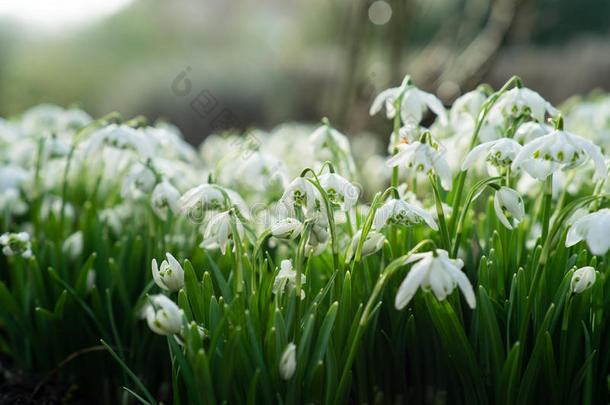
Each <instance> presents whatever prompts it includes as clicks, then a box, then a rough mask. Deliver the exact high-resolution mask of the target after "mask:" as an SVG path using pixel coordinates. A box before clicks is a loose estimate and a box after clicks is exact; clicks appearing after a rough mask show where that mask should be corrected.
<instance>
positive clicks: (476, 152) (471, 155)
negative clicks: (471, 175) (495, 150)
mask: <svg viewBox="0 0 610 405" xmlns="http://www.w3.org/2000/svg"><path fill="white" fill-rule="evenodd" d="M495 143H496V141H489V142H485V143H482V144H480V145H477V146H475V147H474V148H473V149H472V150H471V151H470V152H468V154H467V155H466V157H465V158H464V162H463V163H462V171H464V170H466V169H468V168H470V166H472V162H474V161H475V160H477V159H478V158H479V156H481V154H482V153H483V152H485V151H487V150H489V148H491V147H492V146H493V145H494V144H495Z"/></svg>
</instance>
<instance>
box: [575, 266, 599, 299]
mask: <svg viewBox="0 0 610 405" xmlns="http://www.w3.org/2000/svg"><path fill="white" fill-rule="evenodd" d="M594 283H595V269H594V268H593V267H591V266H586V267H581V268H580V269H578V270H576V271H574V274H572V280H570V291H571V292H573V293H576V294H580V293H581V292H583V291H584V290H586V289H588V288H591V286H592V285H593V284H594Z"/></svg>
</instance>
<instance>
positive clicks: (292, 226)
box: [271, 218, 303, 240]
mask: <svg viewBox="0 0 610 405" xmlns="http://www.w3.org/2000/svg"><path fill="white" fill-rule="evenodd" d="M301 232H303V224H302V223H301V221H299V220H298V219H295V218H284V219H282V220H280V221H278V222H276V223H275V224H274V225H273V226H272V227H271V234H272V235H273V236H275V237H276V238H278V239H289V240H292V239H294V238H296V237H297V236H299V235H300V234H301Z"/></svg>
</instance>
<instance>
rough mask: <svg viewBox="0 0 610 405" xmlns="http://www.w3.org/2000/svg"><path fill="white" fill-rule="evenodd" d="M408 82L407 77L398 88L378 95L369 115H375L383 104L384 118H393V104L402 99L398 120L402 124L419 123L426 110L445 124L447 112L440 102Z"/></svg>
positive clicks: (432, 95)
mask: <svg viewBox="0 0 610 405" xmlns="http://www.w3.org/2000/svg"><path fill="white" fill-rule="evenodd" d="M410 81H411V78H410V76H408V75H407V76H405V78H404V79H403V81H402V83H401V85H400V86H399V87H392V88H389V89H386V90H384V91H382V92H381V93H379V94H378V95H377V97H375V100H374V101H373V104H372V105H371V108H370V109H369V114H370V115H375V114H377V113H378V112H379V111H381V108H382V107H383V105H384V104H385V109H386V116H387V117H388V118H394V116H395V115H396V108H395V107H394V103H395V102H396V100H397V99H399V98H400V97H402V100H401V103H400V118H401V119H402V121H403V122H404V123H407V122H416V123H419V122H420V121H421V119H422V116H423V112H424V111H425V110H426V108H429V109H430V110H432V111H433V112H434V113H435V114H436V115H437V116H438V117H439V119H440V121H442V122H446V121H447V112H446V111H445V107H444V106H443V103H442V102H441V100H439V99H438V98H437V97H436V96H435V95H434V94H430V93H427V92H425V91H422V90H420V89H418V88H417V87H415V86H413V85H411V84H410Z"/></svg>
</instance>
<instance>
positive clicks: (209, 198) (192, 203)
mask: <svg viewBox="0 0 610 405" xmlns="http://www.w3.org/2000/svg"><path fill="white" fill-rule="evenodd" d="M221 189H222V190H223V191H224V192H225V193H226V194H227V197H229V201H230V204H231V206H233V207H236V208H237V209H238V210H239V212H240V213H241V214H242V215H243V216H245V217H246V218H247V217H249V215H250V210H249V209H248V205H247V204H246V202H245V201H244V199H243V198H242V197H241V196H240V195H239V194H238V193H236V192H235V191H233V190H230V189H228V188H221V187H220V186H215V185H212V184H207V183H204V184H202V185H200V186H197V187H194V188H191V189H190V190H188V191H187V192H186V193H184V194H183V195H182V197H180V199H179V200H178V207H179V208H180V210H181V211H182V212H183V213H184V214H185V215H189V216H190V217H192V218H194V219H201V218H203V214H204V211H206V210H212V211H216V210H221V209H224V208H225V198H224V196H223V194H222V192H221Z"/></svg>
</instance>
